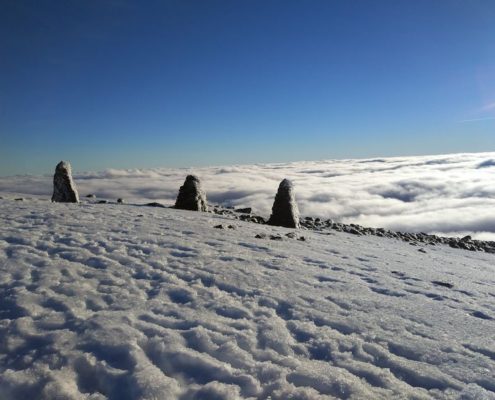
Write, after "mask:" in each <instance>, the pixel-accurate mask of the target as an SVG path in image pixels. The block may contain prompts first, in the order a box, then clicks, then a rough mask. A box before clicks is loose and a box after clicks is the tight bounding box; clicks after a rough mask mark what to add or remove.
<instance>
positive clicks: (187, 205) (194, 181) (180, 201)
mask: <svg viewBox="0 0 495 400" xmlns="http://www.w3.org/2000/svg"><path fill="white" fill-rule="evenodd" d="M175 208H179V209H181V210H191V211H208V205H207V203H206V194H205V192H204V191H203V189H202V188H201V183H200V181H199V178H198V177H197V176H195V175H188V176H187V178H186V180H185V181H184V184H183V185H182V186H181V187H180V189H179V194H178V196H177V200H176V201H175Z"/></svg>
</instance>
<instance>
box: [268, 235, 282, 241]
mask: <svg viewBox="0 0 495 400" xmlns="http://www.w3.org/2000/svg"><path fill="white" fill-rule="evenodd" d="M270 240H283V239H282V236H280V235H270Z"/></svg>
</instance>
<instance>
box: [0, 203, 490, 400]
mask: <svg viewBox="0 0 495 400" xmlns="http://www.w3.org/2000/svg"><path fill="white" fill-rule="evenodd" d="M0 215H1V216H2V217H1V223H0V398H1V399H6V400H9V399H115V400H125V399H202V400H205V399H229V400H230V399H238V398H251V399H267V398H271V399H280V400H282V399H283V400H285V399H332V398H338V399H430V398H436V399H458V398H461V399H493V398H494V395H495V393H494V392H495V379H494V376H495V342H494V335H493V333H494V332H495V320H494V318H495V262H494V261H495V257H494V256H493V255H490V254H485V253H473V252H467V251H463V250H458V249H451V248H447V247H442V246H437V247H426V248H425V251H426V253H421V252H418V247H416V246H411V245H409V244H407V243H404V242H400V241H396V240H393V239H386V238H378V237H355V236H353V235H349V234H345V233H337V232H336V233H334V234H330V235H322V234H319V233H317V232H309V231H302V232H301V233H300V234H303V235H304V236H305V237H306V239H307V241H306V242H301V241H297V240H294V239H289V238H284V240H282V241H273V240H266V239H255V238H254V236H255V235H256V234H257V233H268V234H272V233H281V234H285V233H287V232H290V231H291V230H290V229H284V228H276V227H270V226H264V225H256V224H249V223H243V222H238V221H235V222H232V221H226V220H224V219H223V218H222V217H219V216H214V215H211V214H204V213H194V212H187V211H180V210H173V209H156V208H147V207H137V206H131V205H108V204H106V205H97V204H86V203H83V204H80V205H75V204H52V203H49V202H48V201H41V200H26V201H23V202H15V201H12V200H0ZM219 223H234V224H235V225H236V227H237V229H235V230H220V229H214V228H213V226H214V225H217V224H219ZM452 285H453V286H452Z"/></svg>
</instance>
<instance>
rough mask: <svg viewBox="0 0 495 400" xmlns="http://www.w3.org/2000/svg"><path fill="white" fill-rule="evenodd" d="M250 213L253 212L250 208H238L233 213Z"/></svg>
mask: <svg viewBox="0 0 495 400" xmlns="http://www.w3.org/2000/svg"><path fill="white" fill-rule="evenodd" d="M251 211H253V209H252V208H251V207H246V208H238V209H236V210H235V212H237V213H241V214H251Z"/></svg>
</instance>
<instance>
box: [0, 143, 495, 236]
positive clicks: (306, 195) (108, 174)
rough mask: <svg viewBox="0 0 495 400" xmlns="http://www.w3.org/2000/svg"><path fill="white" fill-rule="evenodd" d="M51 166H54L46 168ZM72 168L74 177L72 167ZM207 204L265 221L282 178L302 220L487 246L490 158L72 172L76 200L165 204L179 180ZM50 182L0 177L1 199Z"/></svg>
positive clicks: (493, 217)
mask: <svg viewBox="0 0 495 400" xmlns="http://www.w3.org/2000/svg"><path fill="white" fill-rule="evenodd" d="M56 162H58V160H55V161H54V166H55V164H56ZM73 168H74V169H75V170H77V165H74V166H73ZM190 173H194V174H196V175H198V176H199V177H200V179H201V181H202V184H203V187H204V189H205V190H206V193H207V197H208V201H209V202H210V203H220V204H223V205H225V206H234V207H252V208H253V212H255V213H256V214H259V215H263V216H268V215H269V214H270V210H271V206H272V202H273V197H274V195H275V192H276V190H277V187H278V184H279V182H280V181H281V180H282V179H283V178H289V179H291V180H292V181H293V183H294V185H295V190H296V197H297V201H298V204H299V209H300V212H301V215H302V216H309V215H310V216H318V217H323V218H332V219H335V220H338V221H341V222H345V223H357V224H361V225H365V226H371V227H384V228H388V229H393V230H400V231H412V232H429V233H438V234H442V235H455V236H458V235H465V234H471V235H473V236H474V237H476V238H478V239H485V240H495V153H469V154H449V155H439V156H416V157H393V158H374V159H361V160H351V159H349V160H326V161H307V162H293V163H282V164H281V163H278V164H255V165H236V166H226V167H202V168H191V169H189V168H187V169H185V168H181V169H172V168H156V169H132V170H118V169H108V170H105V171H102V172H84V173H75V174H74V180H75V182H76V185H77V187H78V190H79V193H80V195H81V197H84V196H85V195H87V194H89V193H93V194H95V195H96V196H97V197H98V198H104V199H110V200H115V199H117V198H119V197H121V198H124V199H125V200H126V202H128V203H144V202H147V201H159V202H163V203H164V204H166V205H172V204H173V203H174V201H175V197H176V196H177V191H178V188H179V186H180V185H181V184H182V182H183V181H184V178H185V176H186V175H187V174H190ZM51 181H52V178H51V176H14V177H1V178H0V192H1V193H4V194H5V193H15V194H21V195H46V196H47V197H49V196H51V190H52V182H51Z"/></svg>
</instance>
